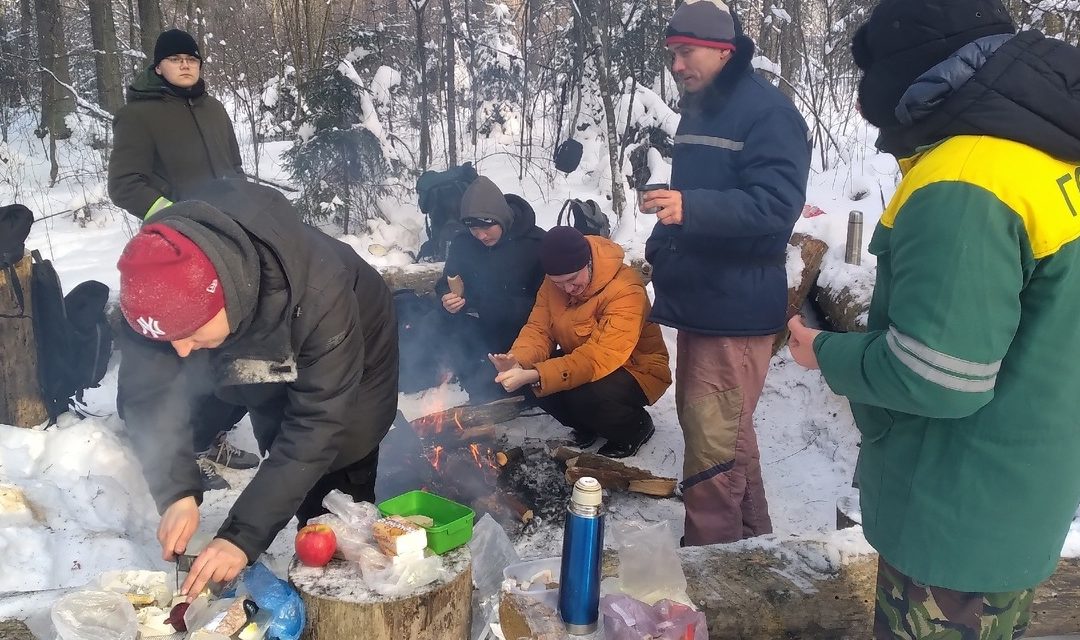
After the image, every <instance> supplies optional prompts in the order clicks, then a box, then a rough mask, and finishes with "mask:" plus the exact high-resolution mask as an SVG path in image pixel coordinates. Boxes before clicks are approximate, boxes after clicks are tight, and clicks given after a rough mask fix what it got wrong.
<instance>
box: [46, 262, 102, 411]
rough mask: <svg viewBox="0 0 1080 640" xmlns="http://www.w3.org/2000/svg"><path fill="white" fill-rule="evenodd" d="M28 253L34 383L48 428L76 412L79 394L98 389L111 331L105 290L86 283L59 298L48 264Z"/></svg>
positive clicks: (59, 290)
mask: <svg viewBox="0 0 1080 640" xmlns="http://www.w3.org/2000/svg"><path fill="white" fill-rule="evenodd" d="M30 255H31V256H32V258H33V261H34V264H33V269H32V270H31V272H30V291H31V296H32V300H33V303H34V308H33V314H34V342H36V343H37V355H38V382H39V384H40V386H41V395H42V398H43V399H44V400H45V409H46V411H47V412H48V414H49V423H50V424H52V423H55V422H56V418H57V417H58V416H59V415H60V414H62V413H64V412H65V411H67V410H68V408H73V409H76V413H79V412H78V410H77V408H78V404H82V402H83V391H84V390H86V389H90V388H94V387H97V386H99V384H100V382H101V379H102V378H103V377H104V376H105V371H106V369H107V367H108V364H109V357H110V356H111V355H112V330H111V328H110V327H109V323H108V320H107V319H106V317H105V303H106V302H107V301H108V299H109V287H108V286H106V285H104V284H102V283H100V282H97V281H95V280H89V281H87V282H83V283H81V284H80V285H78V286H77V287H75V288H74V289H72V290H71V292H70V293H68V295H67V296H66V297H65V296H64V292H63V288H62V287H61V286H60V277H59V276H57V274H56V269H55V268H54V267H53V265H52V262H51V261H49V260H44V259H42V257H41V254H40V253H39V252H37V251H32V252H31V253H30ZM76 403H78V404H76ZM79 415H80V416H82V415H83V414H82V413H79Z"/></svg>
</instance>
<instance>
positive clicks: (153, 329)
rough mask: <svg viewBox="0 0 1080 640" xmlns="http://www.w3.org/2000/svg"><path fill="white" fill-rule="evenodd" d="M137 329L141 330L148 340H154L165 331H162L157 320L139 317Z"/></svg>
mask: <svg viewBox="0 0 1080 640" xmlns="http://www.w3.org/2000/svg"><path fill="white" fill-rule="evenodd" d="M138 322H139V328H140V329H142V333H143V335H144V336H150V338H152V339H154V340H156V339H158V338H160V337H161V336H163V335H165V331H164V330H162V328H161V325H160V324H158V321H157V320H154V319H153V318H145V317H141V316H140V317H139V320H138Z"/></svg>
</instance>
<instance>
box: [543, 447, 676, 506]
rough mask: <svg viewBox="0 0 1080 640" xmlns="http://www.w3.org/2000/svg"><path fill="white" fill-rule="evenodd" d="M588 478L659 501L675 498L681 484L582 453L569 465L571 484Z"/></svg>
mask: <svg viewBox="0 0 1080 640" xmlns="http://www.w3.org/2000/svg"><path fill="white" fill-rule="evenodd" d="M556 453H558V451H556ZM585 476H591V477H593V478H596V479H597V480H598V481H599V482H600V486H602V487H604V488H605V489H608V490H613V489H625V490H627V491H633V492H634V493H640V494H643V495H647V496H654V497H658V498H667V497H670V496H673V495H675V487H676V486H677V485H678V484H679V482H678V480H676V479H675V478H664V477H660V476H657V475H656V474H654V473H652V472H651V471H646V470H645V469H639V468H637V467H631V466H630V465H627V464H623V463H621V462H618V461H616V460H612V459H611V458H605V457H604V456H600V455H597V454H595V453H582V454H580V455H578V456H577V457H575V458H571V459H569V460H567V461H566V481H567V482H569V483H571V484H573V483H574V482H577V480H578V478H582V477H585Z"/></svg>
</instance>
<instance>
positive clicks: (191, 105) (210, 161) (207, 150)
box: [186, 98, 221, 178]
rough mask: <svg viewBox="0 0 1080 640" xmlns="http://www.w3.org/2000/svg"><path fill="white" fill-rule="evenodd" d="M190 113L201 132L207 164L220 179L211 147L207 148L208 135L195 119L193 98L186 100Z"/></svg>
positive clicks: (200, 138)
mask: <svg viewBox="0 0 1080 640" xmlns="http://www.w3.org/2000/svg"><path fill="white" fill-rule="evenodd" d="M186 102H187V108H188V113H190V114H191V120H192V121H193V122H194V123H195V130H196V131H198V132H199V140H202V148H203V152H204V153H205V154H206V164H207V165H209V166H210V173H212V174H213V176H214V177H215V178H220V177H221V176H219V175H218V172H217V167H215V166H214V159H213V157H212V156H211V155H210V147H208V146H206V134H204V133H203V130H202V127H200V126H199V119H198V118H197V117H195V101H194V100H193V99H191V98H188V99H187V100H186Z"/></svg>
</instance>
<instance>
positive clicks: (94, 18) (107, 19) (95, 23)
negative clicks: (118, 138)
mask: <svg viewBox="0 0 1080 640" xmlns="http://www.w3.org/2000/svg"><path fill="white" fill-rule="evenodd" d="M87 2H88V4H89V7H90V38H91V40H92V41H93V43H94V69H95V71H96V72H97V96H98V103H100V104H101V106H102V108H103V109H105V110H106V111H108V112H109V113H116V111H117V110H118V109H119V108H120V107H121V106H123V104H124V88H123V80H122V76H121V75H120V59H119V57H118V56H117V54H116V21H115V20H114V19H113V7H112V2H111V0H87Z"/></svg>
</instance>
